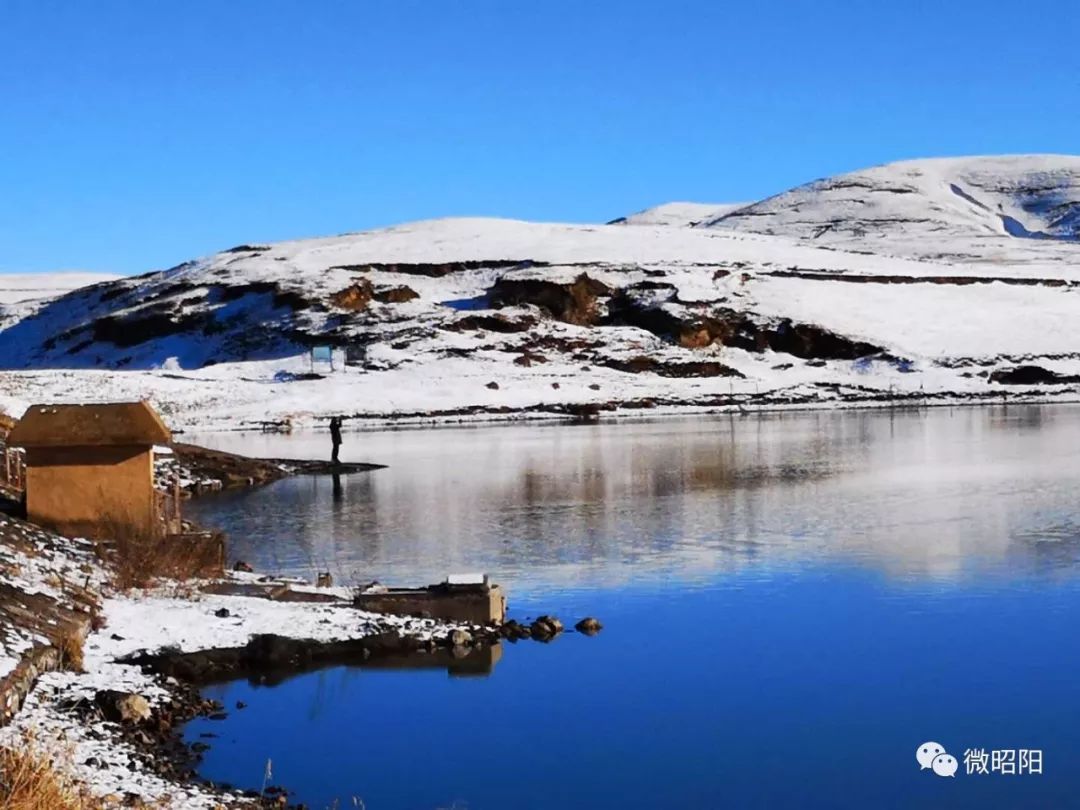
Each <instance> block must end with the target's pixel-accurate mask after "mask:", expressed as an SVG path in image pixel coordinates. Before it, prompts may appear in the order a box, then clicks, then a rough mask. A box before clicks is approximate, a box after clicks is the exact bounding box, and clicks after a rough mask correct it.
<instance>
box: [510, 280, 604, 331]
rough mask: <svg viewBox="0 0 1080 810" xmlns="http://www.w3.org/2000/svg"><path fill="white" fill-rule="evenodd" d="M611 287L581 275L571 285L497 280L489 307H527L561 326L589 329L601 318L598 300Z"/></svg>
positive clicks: (601, 312) (601, 310) (602, 315)
mask: <svg viewBox="0 0 1080 810" xmlns="http://www.w3.org/2000/svg"><path fill="white" fill-rule="evenodd" d="M611 292H612V291H611V288H610V287H608V286H607V285H606V284H604V283H603V282H601V281H597V280H596V279H594V278H590V277H589V275H588V274H587V273H582V274H581V275H579V276H578V277H577V278H575V279H574V280H573V281H572V282H569V283H558V282H554V281H545V280H543V279H536V278H526V279H517V278H500V279H499V280H498V281H496V282H495V285H494V286H493V287H492V288H491V290H490V292H489V299H490V300H491V303H492V306H495V307H505V306H520V305H523V304H531V305H533V306H536V307H539V308H540V309H542V310H544V311H545V312H547V313H548V314H549V315H551V317H553V318H555V319H556V320H559V321H562V322H563V323H571V324H575V325H577V326H593V325H595V324H598V323H600V321H601V320H602V319H603V317H604V313H603V309H602V307H601V305H600V300H599V299H600V298H602V297H606V296H610V295H611Z"/></svg>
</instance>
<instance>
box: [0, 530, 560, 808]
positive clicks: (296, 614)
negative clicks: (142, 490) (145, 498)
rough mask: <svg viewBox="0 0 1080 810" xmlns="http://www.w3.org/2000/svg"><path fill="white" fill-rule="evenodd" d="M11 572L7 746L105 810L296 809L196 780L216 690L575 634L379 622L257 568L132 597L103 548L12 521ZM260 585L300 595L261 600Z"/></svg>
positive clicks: (3, 591)
mask: <svg viewBox="0 0 1080 810" xmlns="http://www.w3.org/2000/svg"><path fill="white" fill-rule="evenodd" d="M0 562H2V563H3V565H0V620H2V624H0V629H3V631H4V633H3V634H2V635H0V653H2V656H0V657H2V658H3V660H4V662H5V672H4V673H3V674H4V677H3V678H0V691H2V694H0V699H2V700H3V703H4V705H5V707H7V708H8V709H9V711H8V712H7V714H6V718H5V719H6V723H4V724H3V727H2V728H0V745H4V746H6V747H11V748H16V749H20V750H26V751H30V752H33V753H34V754H35V755H39V756H44V757H48V758H49V760H51V763H52V767H53V768H54V769H56V770H58V771H59V772H61V773H63V774H64V775H65V776H66V777H68V778H70V779H73V780H74V781H75V782H76V783H77V784H78V785H79V786H80V787H81V788H82V789H84V790H86V791H87V792H88V794H89V795H90V796H92V797H94V798H95V799H96V800H99V801H102V802H104V805H106V806H112V805H111V804H109V802H117V803H121V804H124V803H131V802H138V801H142V802H144V803H147V804H152V805H154V806H159V804H160V806H164V807H172V808H177V809H178V810H211V808H220V807H226V808H239V807H270V806H273V807H282V806H286V805H285V802H286V801H287V799H285V800H284V801H283V798H284V797H287V796H288V791H287V789H285V788H281V787H278V788H275V790H274V791H273V792H271V791H265V792H264V794H263V795H259V794H257V793H254V792H253V791H251V790H240V789H237V788H235V787H233V786H225V785H218V784H214V783H213V782H210V781H208V780H205V779H203V778H202V777H200V776H199V774H198V772H197V768H198V764H199V761H200V755H201V753H202V752H203V751H205V750H206V748H207V743H206V742H203V741H202V740H196V741H194V742H192V743H189V742H188V741H186V740H185V734H184V726H185V723H187V722H188V721H190V720H192V719H194V718H196V717H200V716H210V717H211V718H212V719H215V720H220V719H224V718H225V717H226V713H227V712H226V709H225V707H224V706H222V705H221V704H217V703H214V702H213V701H210V700H207V699H205V698H204V697H203V696H202V694H201V689H202V687H204V686H206V685H209V684H211V683H217V682H223V681H229V680H234V679H237V678H242V677H248V678H252V677H255V678H259V679H260V680H262V681H264V682H268V683H274V682H276V681H278V680H281V679H284V678H287V677H291V676H293V675H298V674H301V673H304V672H307V671H311V670H314V669H319V668H322V667H326V666H333V665H340V664H350V665H360V666H365V665H366V666H379V665H382V666H386V667H402V666H404V667H411V666H422V667H430V666H433V665H434V666H449V667H451V668H454V667H457V668H459V669H468V668H470V667H473V668H475V667H478V666H482V665H483V663H484V661H485V660H490V657H491V656H494V657H495V659H496V660H497V658H498V656H499V655H500V654H501V644H502V642H503V641H507V642H510V643H514V642H516V641H519V640H523V639H528V638H534V639H536V640H537V641H539V642H546V641H550V640H551V639H552V638H555V637H556V636H558V635H559V634H561V633H562V632H563V627H562V624H561V623H560V622H558V620H555V619H552V618H551V617H540V618H538V619H537V620H536V622H535V623H534V624H533V626H532V627H531V628H530V626H529V625H522V624H519V623H518V622H516V621H514V620H508V621H506V622H502V623H494V622H492V623H488V624H478V623H475V622H468V621H452V620H437V619H429V618H419V617H411V616H400V615H393V614H381V613H372V612H369V611H365V610H363V609H361V608H360V607H358V606H356V605H355V604H354V602H353V597H354V595H355V591H354V590H353V589H351V588H348V587H340V586H339V587H336V588H335V587H326V588H319V587H316V586H313V585H310V584H307V583H300V582H297V581H296V580H290V579H286V578H281V577H273V576H265V577H260V576H259V575H256V574H253V573H242V572H232V573H227V574H226V575H225V576H223V577H222V578H220V579H206V580H190V581H186V582H177V581H173V580H159V581H158V583H157V584H156V585H154V586H153V587H151V588H147V589H129V590H125V591H120V590H118V589H116V588H115V587H114V586H113V585H112V584H111V583H110V567H109V566H108V565H106V564H105V563H103V562H101V561H100V560H99V559H98V558H97V557H96V555H95V550H94V546H93V544H91V543H89V542H88V541H85V540H79V539H72V538H67V537H63V536H60V535H56V534H54V533H51V532H48V531H46V530H44V529H41V528H40V527H37V526H35V525H33V524H30V523H27V522H25V521H22V520H18V519H16V518H10V517H6V516H3V515H0ZM76 583H79V584H76ZM252 583H259V584H260V585H266V584H270V585H276V586H279V589H283V590H284V591H286V592H288V593H289V595H290V596H291V597H293V598H281V596H280V594H278V595H277V596H276V597H275V598H261V597H259V596H256V595H252V593H251V592H250V590H245V589H244V586H245V585H246V586H250V585H251V584H252ZM223 584H224V585H225V586H226V587H225V588H222V587H221V586H222V585H223ZM237 591H239V592H237ZM316 594H317V595H318V598H317V599H316V598H315V595H316ZM34 600H38V601H39V602H41V604H37V603H36V602H35V601H34ZM26 603H30V604H35V606H36V609H35V610H26V609H21V608H20V606H21V605H24V604H26ZM50 611H51V612H50ZM39 614H41V616H42V619H41V620H37V618H36V617H38V616H39ZM54 616H56V617H60V618H61V619H64V620H65V622H64V623H63V624H61V623H60V622H58V621H56V620H53V621H50V618H51V617H54ZM53 626H58V631H57V632H56V633H53V635H51V636H50V635H45V634H47V633H49V632H50V631H49V628H51V627H53ZM69 626H70V627H71V628H72V629H71V632H70V633H68V632H67V631H68V628H69ZM60 630H62V631H63V632H62V633H61V632H59V631H60ZM76 647H77V649H76Z"/></svg>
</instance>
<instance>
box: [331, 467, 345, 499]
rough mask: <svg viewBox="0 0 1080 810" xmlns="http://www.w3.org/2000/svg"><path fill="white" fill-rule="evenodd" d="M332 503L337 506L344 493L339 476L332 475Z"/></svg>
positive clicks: (337, 474) (338, 474)
mask: <svg viewBox="0 0 1080 810" xmlns="http://www.w3.org/2000/svg"><path fill="white" fill-rule="evenodd" d="M333 478H334V503H336V504H339V503H341V502H342V500H344V498H345V491H344V490H343V489H342V488H341V474H340V473H334V474H333Z"/></svg>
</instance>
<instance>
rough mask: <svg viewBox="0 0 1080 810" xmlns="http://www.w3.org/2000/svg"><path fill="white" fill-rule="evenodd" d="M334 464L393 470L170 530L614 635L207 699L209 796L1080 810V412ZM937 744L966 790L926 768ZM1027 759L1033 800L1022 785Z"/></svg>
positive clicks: (647, 433) (277, 565)
mask: <svg viewBox="0 0 1080 810" xmlns="http://www.w3.org/2000/svg"><path fill="white" fill-rule="evenodd" d="M185 438H186V439H187V438H191V439H192V440H195V441H198V442H201V443H204V444H207V445H209V446H213V447H217V448H220V449H225V450H234V451H238V452H245V453H249V454H252V455H265V456H291V457H314V456H328V455H329V450H330V443H329V438H328V435H327V434H325V433H322V434H305V435H294V436H272V435H266V436H262V435H259V436H239V435H235V436H229V435H211V436H196V437H185ZM342 459H343V460H346V461H376V462H381V463H384V464H388V465H390V466H389V468H388V469H385V470H379V471H376V472H371V473H362V474H358V475H354V476H348V477H344V478H342V479H341V480H340V481H339V482H338V484H337V485H336V486H335V483H334V481H333V480H332V479H331V478H310V477H309V478H298V479H289V480H285V481H281V482H279V483H277V484H274V485H272V486H269V487H267V488H264V489H261V490H257V491H252V492H245V493H239V494H222V495H215V496H209V497H205V498H202V499H198V500H196V501H194V502H192V503H191V504H190V506H189V508H188V514H189V515H191V516H193V517H195V518H196V519H197V520H199V521H201V522H203V523H206V524H209V525H215V526H218V527H220V528H223V529H225V530H226V531H227V532H228V533H229V535H230V541H231V545H230V557H231V558H234V559H235V558H241V559H245V560H248V561H249V562H251V563H252V564H253V565H255V566H256V568H257V569H259V570H265V571H272V572H276V573H283V574H297V575H302V576H306V577H310V578H314V575H315V572H316V571H325V570H330V571H332V572H333V574H334V577H335V579H336V580H337V581H338V582H339V583H341V582H345V583H351V582H361V581H364V582H366V581H370V580H372V579H378V580H380V581H382V582H385V583H391V584H425V583H428V582H433V581H438V580H441V579H442V578H443V577H444V576H445V574H446V573H448V572H460V571H486V572H489V573H490V574H491V575H492V576H493V578H494V579H495V580H496V581H498V582H500V583H501V584H503V585H504V586H505V587H506V588H507V589H508V592H509V597H510V614H511V615H512V616H513V617H515V618H525V617H531V616H535V615H537V614H539V613H542V612H548V613H554V614H556V615H558V616H560V617H561V618H563V619H564V621H566V620H569V621H567V624H572V623H573V621H576V620H577V619H579V618H581V617H583V616H586V615H594V616H597V617H598V618H600V620H601V621H602V622H603V623H604V626H605V629H604V631H603V632H602V633H601V634H600V635H599V636H596V637H594V638H587V637H585V636H582V635H580V634H576V633H569V634H566V635H563V636H561V637H559V638H558V639H556V640H555V641H554V642H553V643H551V644H547V645H545V644H540V643H536V642H531V641H524V642H519V643H518V644H516V645H510V644H503V645H502V649H501V657H499V658H498V660H496V661H493V662H492V665H491V668H490V673H488V674H487V675H477V674H475V673H472V674H471V676H467V675H463V674H462V673H451V672H448V671H447V670H446V669H431V670H412V671H401V670H397V671H390V670H379V669H370V668H361V667H339V668H334V669H328V670H324V671H321V672H317V673H313V674H306V675H302V676H298V677H295V678H292V679H290V680H287V681H285V682H284V683H281V684H278V685H275V686H257V685H252V684H249V683H247V682H236V683H231V684H224V685H220V686H215V687H212V688H210V689H209V690H208V691H207V694H208V695H209V696H212V697H215V698H217V699H219V700H221V701H222V702H224V703H225V704H226V706H227V708H228V709H229V711H230V713H229V717H228V719H226V720H224V721H217V722H215V721H209V720H200V721H196V722H194V723H192V724H190V725H189V727H188V730H187V734H188V736H189V739H191V740H196V739H199V740H200V741H203V742H208V743H210V745H211V748H210V750H209V751H207V752H206V754H205V760H204V763H203V767H202V771H201V772H202V774H203V775H204V776H205V777H207V778H210V779H214V780H219V781H226V782H229V783H231V784H234V785H238V786H241V787H246V788H254V789H259V788H260V786H261V785H262V782H263V776H264V772H265V769H266V764H267V761H268V760H270V761H271V762H272V772H273V778H272V779H271V782H273V783H275V784H283V785H285V786H287V787H288V788H290V789H291V790H293V791H295V795H294V796H293V797H292V798H293V800H294V801H301V802H305V803H307V804H308V805H310V806H311V807H312V808H324V807H328V806H332V803H333V802H334V801H335V800H340V801H341V806H342V807H351V806H353V805H352V803H351V802H352V799H353V797H358V798H359V799H360V800H362V801H363V806H364V807H366V808H367V810H406V809H407V810H414V809H416V810H420V809H422V808H461V809H462V810H463V809H464V808H469V809H470V810H504V809H505V808H520V809H526V808H562V809H563V810H566V808H611V809H612V810H616V809H618V810H626V808H668V807H672V808H675V807H679V808H721V807H740V808H741V807H762V808H777V807H830V808H870V807H874V808H878V807H905V808H906V807H980V808H985V807H991V808H997V807H1001V808H1013V807H1066V806H1076V804H1077V802H1078V801H1080V799H1078V798H1077V797H1078V796H1080V768H1077V767H1075V765H1076V763H1078V762H1080V723H1078V720H1080V677H1078V676H1077V672H1078V664H1080V640H1078V634H1077V632H1076V627H1077V617H1078V616H1080V576H1078V574H1080V408H1073V407H1063V406H1058V407H1052V408H1051V407H1036V406H1031V407H1027V406H1024V407H1019V406H1010V407H1008V408H1003V407H1001V408H983V409H973V408H965V409H955V410H946V409H940V410H931V411H924V412H921V413H920V412H907V411H888V410H882V411H869V412H868V411H862V412H848V413H809V414H788V415H745V416H739V415H735V416H731V417H729V416H723V417H716V418H702V419H679V420H671V421H663V422H643V423H626V424H597V425H549V426H521V425H519V426H507V427H479V428H443V429H438V430H400V431H379V432H358V433H346V434H345V444H344V446H343V448H342ZM237 701H243V702H244V703H246V704H248V708H246V709H244V710H242V711H236V710H233V708H232V707H233V706H234V705H235V703H236V702H237ZM204 733H213V734H216V735H218V736H216V737H213V738H200V734H204ZM929 741H933V742H936V743H939V744H940V745H941V746H943V747H944V748H945V749H946V751H947V752H948V753H949V754H951V755H953V756H955V757H956V759H957V760H958V764H959V769H958V770H957V772H956V775H955V777H953V778H947V777H942V776H938V775H935V773H934V772H933V770H932V769H927V770H920V767H919V764H918V763H917V762H916V758H915V753H916V749H917V748H919V746H920V745H921V744H922V743H925V742H929ZM1021 749H1023V752H1024V753H1021ZM979 750H982V751H985V752H986V754H987V756H988V758H990V757H992V759H993V760H995V761H991V762H988V763H987V770H988V773H968V769H967V767H966V765H965V752H967V751H972V752H976V751H979ZM994 751H998V752H1010V751H1011V752H1014V753H1013V754H1011V755H1010V754H1009V753H999V754H997V755H994V756H992V752H994ZM1029 751H1036V752H1040V753H1041V758H1042V759H1041V761H1042V773H1041V774H1039V773H1028V772H1025V773H1008V772H1007V771H1008V770H1010V768H1009V766H1008V761H1009V760H1010V759H1011V760H1012V761H1013V762H1014V763H1015V765H1014V769H1015V770H1018V771H1019V770H1021V767H1020V766H1021V759H1023V760H1025V761H1026V762H1028V763H1029V764H1030V762H1031V761H1032V759H1033V757H1032V755H1030V754H1028V753H1027V752H1029ZM970 759H971V760H972V762H973V763H977V762H978V756H976V755H974V754H973V755H972V756H971V757H970ZM993 765H997V766H998V767H996V768H995V767H992V766H993ZM1027 770H1032V768H1030V767H1029V768H1028V769H1027Z"/></svg>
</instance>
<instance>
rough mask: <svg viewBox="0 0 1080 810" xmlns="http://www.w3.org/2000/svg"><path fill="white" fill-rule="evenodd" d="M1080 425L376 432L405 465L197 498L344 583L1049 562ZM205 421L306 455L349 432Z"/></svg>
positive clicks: (361, 443)
mask: <svg viewBox="0 0 1080 810" xmlns="http://www.w3.org/2000/svg"><path fill="white" fill-rule="evenodd" d="M1078 432H1080V409H1076V408H1070V407H1055V408H1045V407H1044V408H1039V407H1016V406H1011V407H1009V408H1007V409H1001V408H988V409H957V410H944V409H942V410H933V411H929V412H925V413H917V412H888V411H882V412H858V413H810V414H798V415H784V416H771V417H756V416H750V417H739V416H737V415H732V416H724V417H719V418H715V419H707V420H693V419H685V420H675V421H667V422H661V423H637V424H619V425H603V424H601V425H589V426H566V425H562V426H559V425H551V426H543V427H535V426H529V427H521V426H519V427H481V428H453V429H441V430H438V431H432V430H409V431H379V432H359V433H352V434H346V437H345V444H344V447H343V458H345V459H347V460H365V461H377V462H381V463H386V464H389V465H390V466H389V468H388V469H386V470H380V471H378V472H375V473H365V474H361V475H358V476H350V477H344V478H343V479H342V481H341V489H340V492H339V493H338V494H337V495H335V492H334V488H333V486H332V482H331V480H330V479H319V478H300V479H294V480H289V481H283V482H280V483H278V484H275V485H273V486H272V487H270V488H267V489H265V490H261V491H256V492H250V493H244V494H228V495H224V496H214V497H212V498H207V499H202V500H198V501H196V502H194V503H192V504H191V508H190V512H191V513H192V514H193V515H197V518H198V519H199V520H201V521H203V522H205V523H208V524H216V525H221V526H222V527H223V528H225V529H226V531H228V532H229V534H230V538H231V541H232V543H233V550H234V553H235V555H236V556H241V557H244V558H245V559H250V560H252V561H257V562H258V563H259V565H260V566H261V567H265V568H272V569H278V570H281V571H282V572H283V573H293V574H302V575H306V576H312V575H313V574H312V571H314V570H315V569H318V570H327V569H329V570H332V571H334V574H335V577H340V578H341V580H342V581H348V580H350V579H352V578H354V577H355V578H365V577H366V578H368V579H370V578H373V577H374V578H378V579H381V580H383V581H389V580H393V581H409V582H416V581H428V580H433V579H435V578H440V577H441V576H442V575H444V574H445V573H446V572H448V571H453V570H466V569H467V570H480V569H483V570H486V571H489V572H491V573H492V574H493V575H495V577H496V578H497V579H499V580H500V581H502V582H503V583H504V584H507V585H509V586H510V587H511V588H512V589H513V590H514V591H516V592H518V593H521V592H529V591H538V592H543V591H547V590H550V589H559V590H562V589H571V590H577V589H588V588H593V587H598V586H618V585H620V584H622V583H626V582H630V581H633V582H635V583H642V582H652V583H654V584H656V585H657V586H659V585H662V584H663V583H664V582H665V581H667V580H669V579H670V578H673V577H674V578H676V579H679V580H680V581H687V582H700V583H703V584H704V583H708V582H712V581H715V580H716V579H717V578H721V577H723V576H724V575H725V572H730V571H733V570H736V569H743V568H745V567H747V566H753V567H756V568H758V569H768V568H770V567H783V568H790V567H792V566H794V567H801V566H805V565H811V564H818V563H821V562H825V561H828V560H838V561H840V562H845V563H855V564H858V565H864V566H867V567H870V568H875V569H878V570H881V571H884V572H886V573H887V574H888V575H890V576H899V577H917V578H926V577H931V578H946V579H955V578H958V577H964V576H967V575H973V574H975V573H977V572H985V571H987V570H991V571H997V572H1001V573H1004V574H1008V573H1009V572H1010V571H1015V570H1018V569H1019V570H1025V569H1026V570H1029V571H1030V570H1040V569H1042V568H1043V567H1044V566H1045V564H1046V559H1047V551H1046V549H1045V548H1043V546H1044V545H1045V544H1046V543H1047V542H1049V541H1050V540H1051V539H1052V538H1055V537H1057V535H1056V534H1055V529H1054V527H1055V526H1056V527H1062V526H1067V525H1069V524H1067V523H1065V522H1063V515H1065V516H1067V515H1068V514H1069V510H1071V509H1072V508H1073V493H1074V492H1075V490H1076V485H1077V484H1078V483H1080V481H1078V480H1077V479H1078V478H1080V463H1078V461H1080V451H1078V450H1076V449H1075V448H1077V447H1078V444H1077V442H1076V436H1077V433H1078ZM202 440H203V441H205V443H207V444H209V445H211V446H214V447H217V448H220V449H225V450H234V451H236V450H239V451H243V452H248V453H251V454H253V455H262V456H296V457H303V456H311V455H313V454H318V453H320V452H322V451H324V450H325V449H326V448H325V446H326V445H328V441H329V440H328V438H327V437H326V436H325V434H305V433H301V434H296V435H293V436H276V435H275V436H264V435H259V436H236V435H232V436H230V435H211V436H206V437H202ZM1066 535H1067V532H1066ZM1072 536H1075V534H1074V535H1072ZM1067 539H1068V537H1062V538H1060V540H1061V541H1067ZM1059 546H1060V542H1059ZM1070 559H1071V558H1070ZM1071 567H1072V566H1071V563H1069V564H1068V565H1066V567H1065V570H1064V571H1063V573H1068V572H1071Z"/></svg>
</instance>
